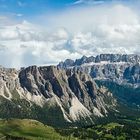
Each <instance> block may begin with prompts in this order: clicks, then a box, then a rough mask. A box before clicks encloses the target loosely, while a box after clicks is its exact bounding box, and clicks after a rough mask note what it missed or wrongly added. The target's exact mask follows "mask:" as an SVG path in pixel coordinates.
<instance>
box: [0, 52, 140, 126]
mask: <svg viewBox="0 0 140 140" xmlns="http://www.w3.org/2000/svg"><path fill="white" fill-rule="evenodd" d="M139 60H140V59H139V56H137V55H118V54H117V55H113V54H102V55H98V56H97V57H93V56H92V57H86V56H83V57H82V58H81V59H77V60H75V61H73V60H66V61H65V62H61V63H60V64H59V65H58V66H44V67H37V66H29V67H27V68H21V69H20V70H16V69H12V68H3V67H0V118H4V119H5V118H28V119H36V120H39V121H41V122H44V123H46V124H48V125H52V126H57V127H65V126H87V125H93V124H95V123H100V122H105V121H107V122H110V121H111V120H112V121H113V120H114V119H115V120H116V119H118V118H120V117H121V118H123V119H126V118H129V119H130V118H132V119H134V118H135V119H138V118H139V117H140V100H139V97H140V96H139V93H140V92H139V91H140V87H139V83H140V80H139V77H140V66H139Z"/></svg>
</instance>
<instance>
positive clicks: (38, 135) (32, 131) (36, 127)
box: [0, 119, 74, 140]
mask: <svg viewBox="0 0 140 140" xmlns="http://www.w3.org/2000/svg"><path fill="white" fill-rule="evenodd" d="M4 136H5V139H6V140H7V139H9V140H74V138H72V137H66V136H61V135H60V134H59V133H57V132H56V131H55V129H53V128H52V127H49V126H46V125H44V124H42V123H40V122H38V121H35V120H29V119H22V120H21V119H10V120H0V138H3V139H4Z"/></svg>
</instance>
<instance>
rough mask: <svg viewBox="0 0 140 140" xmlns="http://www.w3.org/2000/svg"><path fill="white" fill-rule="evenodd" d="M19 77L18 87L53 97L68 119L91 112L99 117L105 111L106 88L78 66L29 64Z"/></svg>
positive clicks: (87, 114)
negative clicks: (30, 65)
mask: <svg viewBox="0 0 140 140" xmlns="http://www.w3.org/2000/svg"><path fill="white" fill-rule="evenodd" d="M19 79H20V83H21V86H22V88H26V89H27V90H28V91H29V92H30V93H32V94H35V95H37V94H39V95H43V96H44V97H45V98H46V99H51V98H54V100H55V102H57V103H58V105H59V106H60V108H61V110H62V111H63V113H64V116H65V117H66V116H67V117H66V118H69V119H70V118H71V119H70V120H73V121H75V120H78V119H79V118H80V117H89V118H90V117H91V116H92V114H94V115H95V116H100V117H101V116H104V115H106V113H107V108H108V105H107V104H106V103H105V100H104V98H105V97H106V96H108V94H104V93H105V92H107V91H104V92H103V91H102V90H101V89H99V88H98V86H97V85H96V83H95V82H94V81H93V79H92V78H91V77H90V76H89V75H87V74H85V73H84V72H81V71H79V70H73V69H68V70H62V69H59V68H58V67H55V66H49V67H36V66H32V67H28V68H26V69H24V70H22V71H21V72H20V73H19ZM110 98H112V97H110ZM112 101H113V100H112ZM65 109H66V110H65Z"/></svg>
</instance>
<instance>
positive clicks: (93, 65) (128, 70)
mask: <svg viewBox="0 0 140 140" xmlns="http://www.w3.org/2000/svg"><path fill="white" fill-rule="evenodd" d="M64 63H65V62H63V63H61V67H60V64H58V67H59V68H62V69H63V68H64V69H74V70H80V71H83V72H85V73H87V74H89V75H90V76H91V77H92V78H95V79H98V80H111V81H113V82H117V83H119V84H131V85H132V86H134V84H136V86H140V80H139V77H140V76H139V75H140V74H139V69H140V68H139V64H140V56H139V55H135V54H128V55H127V54H100V55H97V56H96V57H94V56H91V57H86V56H83V57H82V58H80V59H76V60H75V61H74V64H73V65H71V66H69V64H68V63H67V66H66V65H65V66H64V65H63V64H64Z"/></svg>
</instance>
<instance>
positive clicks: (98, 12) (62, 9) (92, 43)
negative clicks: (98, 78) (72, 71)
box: [0, 0, 140, 68]
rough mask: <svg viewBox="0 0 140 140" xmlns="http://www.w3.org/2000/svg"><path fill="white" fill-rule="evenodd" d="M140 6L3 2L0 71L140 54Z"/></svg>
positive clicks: (93, 1) (126, 0)
mask: <svg viewBox="0 0 140 140" xmlns="http://www.w3.org/2000/svg"><path fill="white" fill-rule="evenodd" d="M139 7H140V1H139V0H0V65H3V66H5V67H16V68H19V67H21V66H29V65H50V64H57V63H59V62H60V61H63V60H64V59H67V58H69V59H77V58H79V57H82V56H83V55H86V56H91V55H97V54H100V53H127V54H132V53H137V54H140V51H139V47H140V10H139Z"/></svg>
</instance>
